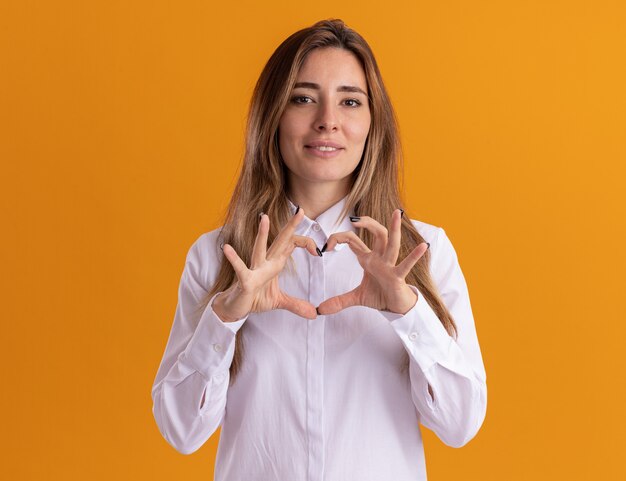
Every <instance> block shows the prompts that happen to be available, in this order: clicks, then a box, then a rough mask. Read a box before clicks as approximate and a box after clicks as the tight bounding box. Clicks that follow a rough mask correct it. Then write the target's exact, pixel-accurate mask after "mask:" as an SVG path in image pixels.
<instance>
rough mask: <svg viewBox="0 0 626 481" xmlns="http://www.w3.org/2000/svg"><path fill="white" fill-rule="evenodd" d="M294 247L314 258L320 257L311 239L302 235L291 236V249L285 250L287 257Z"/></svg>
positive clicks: (320, 254)
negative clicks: (305, 251)
mask: <svg viewBox="0 0 626 481" xmlns="http://www.w3.org/2000/svg"><path fill="white" fill-rule="evenodd" d="M296 247H302V248H304V249H306V250H307V251H309V252H310V253H311V255H314V256H316V257H317V256H319V257H321V256H322V252H321V251H320V250H319V248H318V247H317V244H316V243H315V241H314V240H313V239H311V238H310V237H307V236H303V235H294V236H291V247H288V248H287V251H286V254H287V257H289V256H290V255H291V254H292V252H293V251H294V249H295V248H296Z"/></svg>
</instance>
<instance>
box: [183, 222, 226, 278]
mask: <svg viewBox="0 0 626 481" xmlns="http://www.w3.org/2000/svg"><path fill="white" fill-rule="evenodd" d="M221 232H222V227H218V228H217V229H214V230H212V231H209V232H204V233H203V234H200V235H199V236H198V237H197V238H196V239H195V241H194V242H193V243H192V244H191V247H189V250H188V252H187V257H186V259H185V270H186V271H188V272H189V273H190V274H192V275H193V277H194V278H195V279H197V280H198V282H200V283H201V284H202V285H203V287H204V288H205V289H206V290H208V289H209V288H210V287H211V286H212V285H213V284H214V283H215V280H216V278H217V274H218V272H219V268H220V265H221V263H222V259H223V257H224V256H223V254H222V250H221V248H220V243H221V242H222V240H221V236H220V234H221Z"/></svg>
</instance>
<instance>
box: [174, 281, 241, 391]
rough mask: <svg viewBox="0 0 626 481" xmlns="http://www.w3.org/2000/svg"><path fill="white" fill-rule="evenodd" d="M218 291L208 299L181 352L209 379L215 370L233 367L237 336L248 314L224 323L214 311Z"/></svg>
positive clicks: (185, 358)
mask: <svg viewBox="0 0 626 481" xmlns="http://www.w3.org/2000/svg"><path fill="white" fill-rule="evenodd" d="M219 294H221V293H220V292H218V293H216V294H215V295H214V296H213V297H212V298H211V299H210V300H209V302H208V304H207V307H206V309H205V310H204V313H203V314H202V317H200V321H199V322H198V326H197V327H196V330H195V332H194V333H193V335H192V336H191V339H190V340H189V343H188V344H187V347H186V348H185V350H184V351H183V352H182V353H181V356H182V357H183V358H184V360H186V361H187V363H188V364H190V365H191V366H192V367H193V368H194V369H195V370H196V371H198V372H200V373H201V374H202V375H203V376H204V377H205V378H207V379H209V378H211V376H212V375H213V373H215V372H217V371H224V370H227V369H228V368H229V367H230V364H231V362H232V360H233V355H234V353H235V335H236V333H237V331H238V330H239V329H240V328H241V326H243V324H244V322H245V321H246V320H247V319H248V316H247V315H246V316H245V317H243V318H241V319H239V320H238V321H235V322H224V321H222V320H221V319H220V317H219V316H218V315H217V314H216V313H215V311H214V310H213V301H214V300H215V298H216V297H217V296H218V295H219Z"/></svg>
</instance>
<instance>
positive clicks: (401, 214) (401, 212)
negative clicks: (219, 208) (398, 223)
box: [400, 209, 404, 219]
mask: <svg viewBox="0 0 626 481" xmlns="http://www.w3.org/2000/svg"><path fill="white" fill-rule="evenodd" d="M402 216H404V210H402V209H400V219H402Z"/></svg>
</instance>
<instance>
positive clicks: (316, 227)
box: [313, 224, 320, 232]
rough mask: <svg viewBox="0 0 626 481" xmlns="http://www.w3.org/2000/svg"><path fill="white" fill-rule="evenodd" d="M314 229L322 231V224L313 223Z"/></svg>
mask: <svg viewBox="0 0 626 481" xmlns="http://www.w3.org/2000/svg"><path fill="white" fill-rule="evenodd" d="M313 230H314V231H315V232H319V231H320V225H319V224H313Z"/></svg>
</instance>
